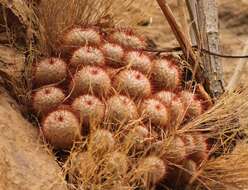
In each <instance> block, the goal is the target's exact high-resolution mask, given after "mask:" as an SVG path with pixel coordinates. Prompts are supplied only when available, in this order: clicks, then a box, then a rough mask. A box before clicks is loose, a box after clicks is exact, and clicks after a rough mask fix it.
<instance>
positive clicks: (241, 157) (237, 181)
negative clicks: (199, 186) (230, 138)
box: [202, 141, 248, 190]
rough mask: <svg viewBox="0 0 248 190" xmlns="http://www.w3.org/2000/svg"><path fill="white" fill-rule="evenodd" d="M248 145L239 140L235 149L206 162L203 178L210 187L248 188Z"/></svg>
mask: <svg viewBox="0 0 248 190" xmlns="http://www.w3.org/2000/svg"><path fill="white" fill-rule="evenodd" d="M247 165H248V145H247V142H246V141H242V142H238V145H237V146H236V147H235V149H234V151H233V152H232V153H230V154H226V155H222V156H221V157H219V158H216V159H212V160H210V161H208V162H207V163H206V165H205V166H203V168H204V170H203V171H204V172H203V173H202V179H203V180H204V181H205V183H206V184H207V186H208V187H209V189H215V190H224V189H228V190H238V189H247V188H248V167H247Z"/></svg>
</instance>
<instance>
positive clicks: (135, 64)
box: [124, 51, 152, 74]
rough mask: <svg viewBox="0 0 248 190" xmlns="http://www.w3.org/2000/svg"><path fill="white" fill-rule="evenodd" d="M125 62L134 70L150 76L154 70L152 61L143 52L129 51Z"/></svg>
mask: <svg viewBox="0 0 248 190" xmlns="http://www.w3.org/2000/svg"><path fill="white" fill-rule="evenodd" d="M124 61H125V62H126V63H127V65H128V66H130V67H131V68H132V69H135V70H137V71H140V72H142V73H143V74H149V73H150V71H151V69H152V61H151V58H150V57H149V55H147V54H145V53H144V52H142V51H129V52H127V54H126V56H125V58H124Z"/></svg>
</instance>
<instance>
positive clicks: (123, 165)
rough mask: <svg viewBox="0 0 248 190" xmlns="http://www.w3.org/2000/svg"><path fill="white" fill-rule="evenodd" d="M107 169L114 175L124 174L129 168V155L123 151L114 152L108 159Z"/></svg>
mask: <svg viewBox="0 0 248 190" xmlns="http://www.w3.org/2000/svg"><path fill="white" fill-rule="evenodd" d="M105 170H106V171H107V172H109V173H111V175H114V176H123V175H125V174H126V172H127V170H128V157H127V155H126V154H124V153H121V152H113V153H111V154H110V155H109V156H108V157H107V159H106V168H105Z"/></svg>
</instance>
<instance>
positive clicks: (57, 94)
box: [32, 86, 65, 113]
mask: <svg viewBox="0 0 248 190" xmlns="http://www.w3.org/2000/svg"><path fill="white" fill-rule="evenodd" d="M64 100H65V94H64V92H63V91H62V90H61V89H60V88H57V87H54V86H46V87H43V88H41V89H39V90H37V91H35V92H34V93H33V99H32V105H33V109H34V110H35V112H36V113H46V112H47V111H49V110H51V109H52V108H55V107H57V106H59V105H60V104H61V103H62V102H63V101H64Z"/></svg>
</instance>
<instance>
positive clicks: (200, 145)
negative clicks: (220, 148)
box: [190, 133, 209, 164]
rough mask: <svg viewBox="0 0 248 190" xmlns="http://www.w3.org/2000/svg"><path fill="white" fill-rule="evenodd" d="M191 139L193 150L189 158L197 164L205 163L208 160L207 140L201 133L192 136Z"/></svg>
mask: <svg viewBox="0 0 248 190" xmlns="http://www.w3.org/2000/svg"><path fill="white" fill-rule="evenodd" d="M193 138H194V144H195V150H194V152H193V154H191V156H190V158H191V159H192V160H194V161H195V162H196V163H197V164H200V163H201V162H202V161H205V160H207V158H208V152H209V147H208V142H207V138H206V137H205V136H204V135H203V134H201V133H198V134H194V135H193Z"/></svg>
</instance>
